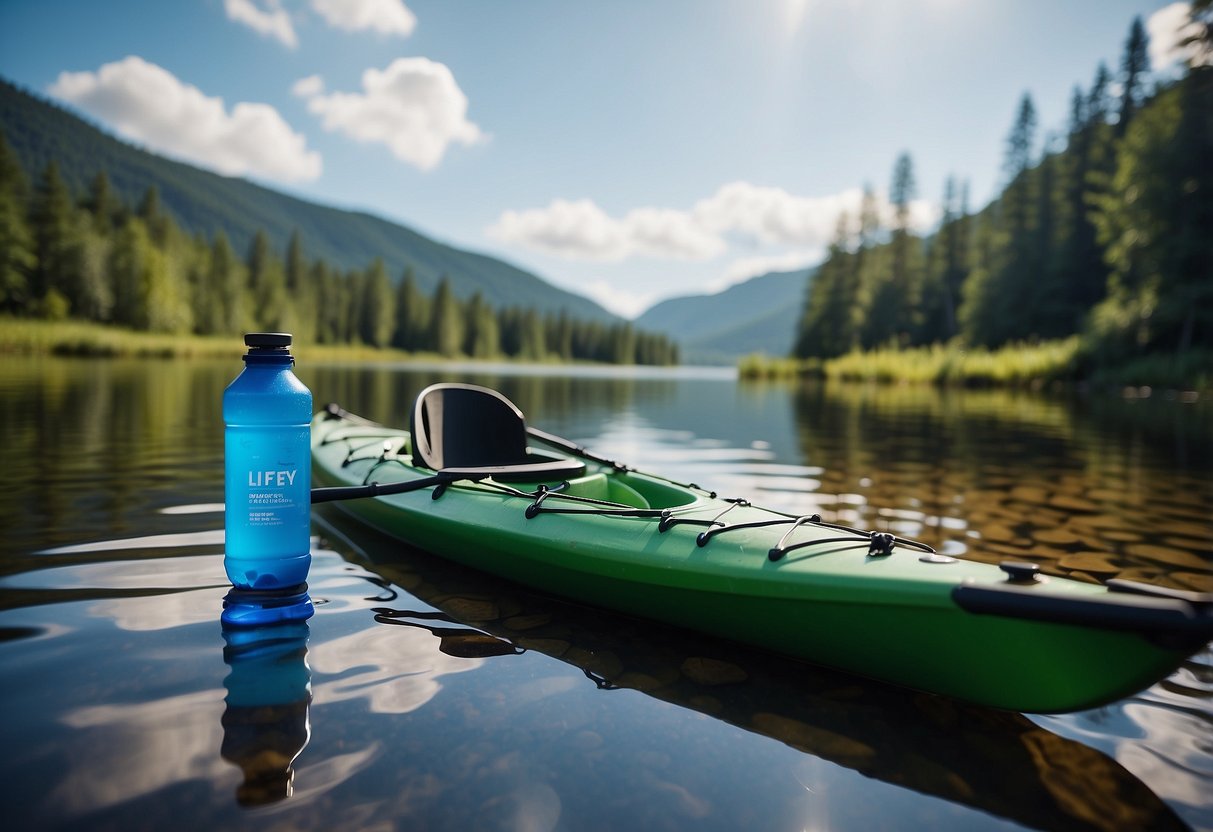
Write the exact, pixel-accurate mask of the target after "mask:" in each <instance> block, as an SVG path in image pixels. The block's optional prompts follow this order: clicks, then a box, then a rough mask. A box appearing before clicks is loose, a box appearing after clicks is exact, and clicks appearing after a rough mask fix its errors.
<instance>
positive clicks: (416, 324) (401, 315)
mask: <svg viewBox="0 0 1213 832" xmlns="http://www.w3.org/2000/svg"><path fill="white" fill-rule="evenodd" d="M395 309H396V334H395V336H394V337H393V338H392V345H393V346H395V347H396V348H397V349H402V350H409V351H416V350H421V349H428V348H429V345H428V337H429V326H430V309H429V302H428V300H427V299H426V297H425V295H423V294H421V290H420V289H418V288H417V279H416V277H415V276H414V273H413V267H412V266H408V267H407V268H405V270H404V276H403V277H402V278H401V279H400V283H399V285H398V286H397V287H396V302H395Z"/></svg>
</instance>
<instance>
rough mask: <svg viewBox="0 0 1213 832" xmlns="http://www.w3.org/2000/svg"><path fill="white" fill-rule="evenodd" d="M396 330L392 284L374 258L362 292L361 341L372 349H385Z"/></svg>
mask: <svg viewBox="0 0 1213 832" xmlns="http://www.w3.org/2000/svg"><path fill="white" fill-rule="evenodd" d="M395 330H396V309H395V304H394V303H393V297H392V284H391V283H390V282H389V281H388V279H387V269H386V268H385V267H384V265H383V260H382V259H381V258H378V257H376V258H375V261H374V262H373V263H372V264H371V267H370V268H369V269H368V270H367V273H366V283H365V285H364V287H363V292H362V326H361V336H362V340H363V341H365V342H366V343H367V344H370V345H371V346H372V347H386V346H388V345H389V344H390V343H391V342H392V335H393V334H394V333H395Z"/></svg>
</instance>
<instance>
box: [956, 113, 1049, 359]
mask: <svg viewBox="0 0 1213 832" xmlns="http://www.w3.org/2000/svg"><path fill="white" fill-rule="evenodd" d="M1035 131H1036V108H1035V105H1033V103H1032V98H1031V96H1030V95H1028V94H1026V93H1025V94H1024V96H1023V98H1022V99H1021V100H1020V104H1019V109H1018V111H1017V114H1016V117H1015V124H1014V126H1013V127H1012V128H1011V133H1010V135H1009V136H1008V138H1007V158H1006V162H1005V163H1004V170H1005V172H1006V176H1007V178H1008V184H1007V187H1006V189H1005V190H1004V191H1003V194H1002V197H1001V198H1000V199H999V201H998V206H997V213H996V218H995V221H996V224H995V226H994V227H992V228H991V229H990V232H991V236H990V239H989V246H990V247H989V252H988V253H989V259H988V261H987V262H986V263H984V264H983V265H982V269H981V271H980V273H979V274H978V275H975V277H976V278H977V279H976V280H975V282H974V285H973V286H971V287H969V289H968V291H966V297H965V309H964V312H963V315H964V319H965V320H964V322H963V324H962V327H963V331H964V334H965V337H966V339H967V340H968V341H969V342H970V343H973V344H981V345H985V346H999V345H1001V344H1004V343H1006V342H1008V341H1011V340H1013V339H1017V338H1027V337H1029V336H1031V335H1033V334H1035V332H1034V330H1035V327H1036V325H1037V323H1038V314H1039V308H1038V306H1039V303H1040V298H1041V295H1042V288H1043V287H1042V283H1043V279H1042V273H1041V272H1042V263H1041V261H1040V256H1039V254H1040V246H1039V238H1038V237H1037V225H1036V210H1037V208H1038V204H1037V190H1036V189H1037V181H1036V177H1035V176H1034V175H1033V171H1032V169H1031V167H1032V153H1033V141H1034V135H1035Z"/></svg>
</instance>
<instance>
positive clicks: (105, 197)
mask: <svg viewBox="0 0 1213 832" xmlns="http://www.w3.org/2000/svg"><path fill="white" fill-rule="evenodd" d="M84 209H85V210H86V211H88V214H89V217H90V218H91V219H92V226H93V230H94V231H96V232H97V233H98V234H100V235H102V236H108V235H109V234H111V233H113V230H114V223H115V221H116V220H117V218H118V214H119V212H120V210H121V209H120V205H119V202H118V199H117V198H116V197H115V196H114V191H113V188H112V187H111V185H110V178H109V175H108V174H106V172H105V171H101V172H100V173H98V174H97V175H96V176H94V177H93V181H92V184H91V185H89V190H88V197H87V198H86V199H85V201H84Z"/></svg>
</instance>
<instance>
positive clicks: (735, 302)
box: [636, 267, 816, 364]
mask: <svg viewBox="0 0 1213 832" xmlns="http://www.w3.org/2000/svg"><path fill="white" fill-rule="evenodd" d="M815 272H816V267H814V268H811V269H800V270H798V271H792V272H771V273H769V274H764V275H760V276H759V277H753V278H750V279H749V280H747V281H745V282H744V283H739V284H737V285H736V286H730V287H729V288H728V289H725V290H724V291H723V292H719V293H717V294H715V295H691V296H688V297H681V298H671V299H670V300H665V301H662V302H661V303H659V304H657V305H656V306H653V307H652V308H650V309H649V310H648V311H647V312H645V313H644V314H643V315H641V316H640V317H639V318H637V319H636V326H637V327H639V328H640V329H644V330H647V331H650V332H660V333H663V334H665V335H667V336H669V337H670V338H673V339H675V340H676V341H678V343H679V344H680V345H681V347H682V357H683V361H686V362H693V363H703V364H721V363H726V364H727V363H733V362H735V361H736V360H737V359H738V358H739V357H741V356H743V355H747V354H749V353H754V352H764V353H766V354H767V355H787V354H788V353H789V352H790V351H791V349H792V342H793V340H794V339H795V337H796V322H797V321H798V320H800V315H801V311H802V310H803V308H804V298H805V293H806V291H807V290H808V285H809V280H810V278H811V275H812V274H813V273H815Z"/></svg>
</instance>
